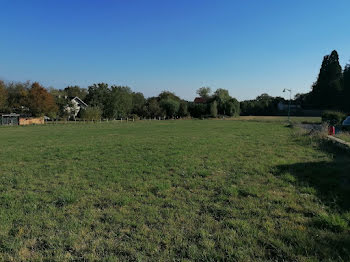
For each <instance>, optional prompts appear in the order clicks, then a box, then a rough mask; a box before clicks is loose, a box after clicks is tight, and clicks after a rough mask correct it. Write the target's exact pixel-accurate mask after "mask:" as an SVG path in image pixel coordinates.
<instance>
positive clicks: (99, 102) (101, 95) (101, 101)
mask: <svg viewBox="0 0 350 262" xmlns="http://www.w3.org/2000/svg"><path fill="white" fill-rule="evenodd" d="M88 92H89V93H88V95H87V96H86V98H85V102H86V103H87V104H88V105H89V106H93V107H98V108H100V109H101V110H102V116H103V117H106V118H107V117H109V116H110V115H109V114H110V112H111V111H112V110H111V109H110V108H109V102H110V95H111V90H110V89H109V88H108V84H106V83H99V84H93V85H91V86H89V88H88Z"/></svg>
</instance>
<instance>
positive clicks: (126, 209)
mask: <svg viewBox="0 0 350 262" xmlns="http://www.w3.org/2000/svg"><path fill="white" fill-rule="evenodd" d="M0 141H1V147H0V181H1V183H0V260H4V261H41V260H46V261H70V260H71V261H73V260H74V261H95V260H98V261H245V262H246V261H349V260H350V201H349V199H350V157H349V156H348V155H345V154H344V153H343V152H338V151H336V150H335V149H333V148H331V147H330V145H327V144H324V143H321V142H319V140H318V139H317V138H312V137H310V136H308V135H305V134H300V133H299V132H297V130H295V129H292V128H289V127H287V126H286V125H285V124H284V123H283V122H279V121H270V122H258V121H225V120H179V121H140V122H129V123H99V124H67V125H63V124H61V125H47V126H28V127H2V128H0Z"/></svg>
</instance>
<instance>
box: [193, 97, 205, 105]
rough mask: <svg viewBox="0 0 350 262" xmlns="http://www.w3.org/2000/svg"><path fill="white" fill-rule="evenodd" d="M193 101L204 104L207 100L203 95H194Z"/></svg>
mask: <svg viewBox="0 0 350 262" xmlns="http://www.w3.org/2000/svg"><path fill="white" fill-rule="evenodd" d="M193 102H195V103H196V104H205V103H206V102H207V99H206V98H204V97H196V98H195V99H194V101H193Z"/></svg>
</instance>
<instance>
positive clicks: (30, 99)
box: [0, 81, 240, 120]
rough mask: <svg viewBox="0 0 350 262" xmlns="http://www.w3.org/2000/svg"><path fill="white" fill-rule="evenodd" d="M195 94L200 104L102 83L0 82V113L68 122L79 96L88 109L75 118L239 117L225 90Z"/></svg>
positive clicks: (234, 102)
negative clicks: (60, 86) (59, 86)
mask: <svg viewBox="0 0 350 262" xmlns="http://www.w3.org/2000/svg"><path fill="white" fill-rule="evenodd" d="M204 91H206V92H204ZM197 93H198V95H200V97H201V98H203V101H202V102H200V103H195V102H189V101H186V100H184V99H181V98H180V97H179V96H177V95H175V94H174V93H172V92H169V91H163V92H161V93H160V94H159V95H158V96H155V97H149V98H145V97H144V95H143V94H142V93H140V92H133V91H132V90H131V88H130V87H127V86H118V85H111V86H110V85H108V84H106V83H98V84H93V85H90V86H89V87H88V88H81V87H79V86H68V87H66V88H64V89H54V88H48V89H47V88H44V87H43V86H42V85H40V84H39V83H38V82H34V83H30V82H24V83H22V82H10V83H5V82H3V81H0V112H2V113H19V114H22V115H27V116H44V115H45V116H48V117H50V118H52V119H59V118H61V119H69V118H70V117H71V114H72V112H71V110H68V109H69V108H71V107H72V102H71V99H72V98H74V97H79V98H80V99H82V100H83V101H84V102H85V103H86V104H87V105H88V107H87V108H86V109H85V110H81V112H79V115H78V117H80V118H83V119H89V120H97V119H100V118H103V119H121V118H124V119H125V118H128V117H129V118H159V117H161V118H178V117H187V116H192V117H217V116H218V115H227V116H234V115H239V112H240V106H239V102H238V100H237V99H235V98H232V97H231V96H230V95H229V92H228V90H226V89H218V90H216V91H215V92H214V93H213V94H211V90H210V88H206V87H203V88H200V89H199V90H198V91H197Z"/></svg>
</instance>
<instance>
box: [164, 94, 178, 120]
mask: <svg viewBox="0 0 350 262" xmlns="http://www.w3.org/2000/svg"><path fill="white" fill-rule="evenodd" d="M159 105H160V107H161V108H162V109H163V110H164V112H165V113H166V116H167V117H174V116H176V115H177V114H178V112H179V108H180V102H179V101H177V100H175V99H171V98H164V99H162V100H160V102H159Z"/></svg>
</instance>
